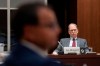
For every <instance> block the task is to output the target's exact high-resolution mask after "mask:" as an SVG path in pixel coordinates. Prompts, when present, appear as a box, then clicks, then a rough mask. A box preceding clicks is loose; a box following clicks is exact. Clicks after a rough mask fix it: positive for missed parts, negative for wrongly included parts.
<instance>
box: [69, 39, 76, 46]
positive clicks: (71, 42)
mask: <svg viewBox="0 0 100 66" xmlns="http://www.w3.org/2000/svg"><path fill="white" fill-rule="evenodd" d="M72 44H73V38H72V37H71V38H70V44H69V47H72ZM75 44H76V47H77V37H76V38H75Z"/></svg>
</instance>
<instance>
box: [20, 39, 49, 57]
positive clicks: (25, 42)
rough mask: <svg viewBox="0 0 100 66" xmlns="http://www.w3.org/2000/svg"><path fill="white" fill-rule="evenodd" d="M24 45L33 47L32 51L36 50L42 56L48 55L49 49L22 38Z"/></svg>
mask: <svg viewBox="0 0 100 66" xmlns="http://www.w3.org/2000/svg"><path fill="white" fill-rule="evenodd" d="M21 43H22V45H23V46H25V47H27V48H29V49H31V50H32V51H34V52H36V53H37V54H38V55H40V56H42V57H44V58H45V57H47V55H48V53H47V51H44V50H42V49H41V48H39V47H37V46H36V45H35V44H33V43H31V42H28V41H27V40H21Z"/></svg>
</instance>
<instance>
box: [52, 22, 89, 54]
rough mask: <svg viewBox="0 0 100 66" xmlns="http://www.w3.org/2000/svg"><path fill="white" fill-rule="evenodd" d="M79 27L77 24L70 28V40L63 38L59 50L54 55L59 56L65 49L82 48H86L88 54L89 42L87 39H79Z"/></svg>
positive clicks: (71, 25)
mask: <svg viewBox="0 0 100 66" xmlns="http://www.w3.org/2000/svg"><path fill="white" fill-rule="evenodd" d="M78 32H79V31H78V27H77V25H76V24H75V23H71V24H69V26H68V33H69V35H70V38H62V39H61V40H60V42H59V45H58V47H57V49H56V50H55V51H54V52H53V54H57V53H58V52H60V51H61V52H63V51H64V50H63V47H81V48H86V50H85V51H86V52H88V49H87V47H88V46H87V41H86V39H83V38H79V37H78V36H77V35H78Z"/></svg>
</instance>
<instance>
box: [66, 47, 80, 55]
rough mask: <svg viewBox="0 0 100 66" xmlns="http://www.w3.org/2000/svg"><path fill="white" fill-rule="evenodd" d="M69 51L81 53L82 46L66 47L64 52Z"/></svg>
mask: <svg viewBox="0 0 100 66" xmlns="http://www.w3.org/2000/svg"><path fill="white" fill-rule="evenodd" d="M68 53H76V54H80V47H64V54H68Z"/></svg>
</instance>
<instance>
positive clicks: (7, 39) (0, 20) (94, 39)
mask: <svg viewBox="0 0 100 66" xmlns="http://www.w3.org/2000/svg"><path fill="white" fill-rule="evenodd" d="M35 1H41V2H43V3H45V4H47V5H51V6H52V8H53V9H54V10H55V13H56V15H57V18H58V21H59V24H60V26H61V28H62V33H61V35H60V38H64V37H69V35H68V32H67V31H68V27H67V26H68V24H69V23H72V22H73V23H76V24H77V25H78V28H79V37H81V38H85V39H87V41H88V45H89V47H92V48H93V51H95V52H100V0H0V43H3V44H5V51H10V49H11V47H13V46H14V45H15V44H16V39H15V37H14V34H13V28H11V23H10V19H12V18H13V17H14V14H15V13H16V11H17V7H18V6H19V5H21V4H24V3H28V2H35ZM60 38H59V39H60Z"/></svg>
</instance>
